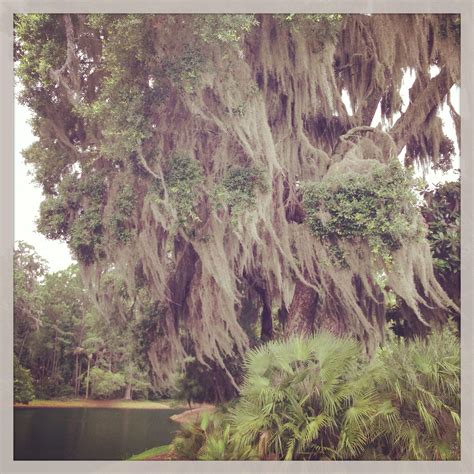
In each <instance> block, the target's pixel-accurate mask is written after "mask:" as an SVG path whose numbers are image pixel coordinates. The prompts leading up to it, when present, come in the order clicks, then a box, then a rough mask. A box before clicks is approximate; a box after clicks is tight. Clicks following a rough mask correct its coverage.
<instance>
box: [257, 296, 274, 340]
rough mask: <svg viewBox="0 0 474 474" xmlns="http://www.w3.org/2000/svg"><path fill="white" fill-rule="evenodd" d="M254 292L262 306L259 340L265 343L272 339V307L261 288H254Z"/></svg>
mask: <svg viewBox="0 0 474 474" xmlns="http://www.w3.org/2000/svg"><path fill="white" fill-rule="evenodd" d="M255 291H256V292H257V293H258V294H259V296H260V299H261V301H262V305H263V306H262V313H261V315H260V320H261V324H262V326H261V331H260V339H261V340H262V341H263V342H266V341H269V340H270V339H272V338H273V320H272V306H271V302H270V301H269V299H268V296H267V292H266V291H265V290H264V289H263V288H262V287H255Z"/></svg>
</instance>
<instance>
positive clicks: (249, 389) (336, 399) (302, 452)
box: [231, 333, 367, 459]
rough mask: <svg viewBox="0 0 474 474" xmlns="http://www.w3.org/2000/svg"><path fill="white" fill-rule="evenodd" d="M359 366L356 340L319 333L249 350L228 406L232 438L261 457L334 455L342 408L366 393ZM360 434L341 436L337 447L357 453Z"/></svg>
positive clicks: (359, 360)
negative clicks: (235, 398)
mask: <svg viewBox="0 0 474 474" xmlns="http://www.w3.org/2000/svg"><path fill="white" fill-rule="evenodd" d="M361 368H362V359H361V350H360V348H359V346H358V344H357V343H355V342H354V341H353V340H351V339H348V338H335V337H333V336H331V335H329V334H324V333H320V334H317V335H315V336H313V337H311V338H309V339H303V338H294V339H291V340H289V341H287V342H271V343H269V344H267V345H265V346H262V347H260V348H258V349H254V350H253V351H251V352H250V354H249V356H248V358H247V362H246V378H245V381H244V384H243V387H242V391H241V399H240V402H239V404H238V405H237V406H236V407H235V408H234V409H233V410H231V420H232V426H233V428H234V430H235V433H236V437H237V438H238V439H239V442H240V443H243V444H245V445H249V444H250V445H255V444H257V445H258V446H259V448H260V455H261V456H262V457H267V456H271V455H272V454H274V455H276V457H278V458H280V459H281V458H283V459H294V458H303V459H305V458H308V459H312V458H320V457H334V456H335V449H336V446H337V445H338V439H339V437H340V431H341V430H340V426H341V422H342V420H343V417H344V413H346V412H347V410H348V408H350V407H352V406H353V405H354V401H355V400H356V399H359V400H363V398H364V397H365V396H366V394H367V380H366V377H365V376H364V373H363V372H362V370H361ZM362 436H363V434H362V430H359V433H358V434H357V435H355V436H352V437H350V436H347V437H346V440H345V443H344V445H342V446H341V450H346V449H347V450H354V452H357V451H358V450H359V449H360V448H359V444H361V437H362Z"/></svg>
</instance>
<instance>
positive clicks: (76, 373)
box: [74, 354, 79, 397]
mask: <svg viewBox="0 0 474 474" xmlns="http://www.w3.org/2000/svg"><path fill="white" fill-rule="evenodd" d="M78 380H79V354H76V362H75V365H74V396H75V397H77V392H78V390H77V384H78Z"/></svg>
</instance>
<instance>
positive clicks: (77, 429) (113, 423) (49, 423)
mask: <svg viewBox="0 0 474 474" xmlns="http://www.w3.org/2000/svg"><path fill="white" fill-rule="evenodd" d="M180 411H182V410H169V409H166V410H140V409H115V408H15V414H14V423H15V433H14V440H15V449H14V450H15V460H72V459H75V460H78V459H82V460H117V459H127V458H128V457H130V456H132V455H133V454H138V453H140V452H142V451H145V450H146V449H150V448H153V447H156V446H161V445H163V444H169V443H170V441H171V440H172V439H173V435H174V432H175V431H177V430H178V429H179V425H178V424H177V423H175V422H173V421H171V420H170V419H169V417H170V416H171V415H174V414H175V413H179V412H180Z"/></svg>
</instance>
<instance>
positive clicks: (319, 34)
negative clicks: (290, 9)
mask: <svg viewBox="0 0 474 474" xmlns="http://www.w3.org/2000/svg"><path fill="white" fill-rule="evenodd" d="M276 16H277V19H278V20H279V22H280V24H283V25H287V26H288V27H289V28H290V31H293V32H298V31H304V32H305V33H306V34H310V35H311V36H312V37H314V38H315V39H316V41H317V42H318V43H319V45H320V46H321V47H322V46H324V45H325V44H328V43H334V42H335V41H336V39H337V35H338V33H339V29H340V27H341V24H342V20H343V15H341V14H339V13H314V14H295V13H291V14H288V15H276Z"/></svg>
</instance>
